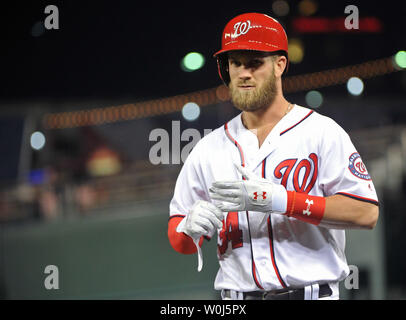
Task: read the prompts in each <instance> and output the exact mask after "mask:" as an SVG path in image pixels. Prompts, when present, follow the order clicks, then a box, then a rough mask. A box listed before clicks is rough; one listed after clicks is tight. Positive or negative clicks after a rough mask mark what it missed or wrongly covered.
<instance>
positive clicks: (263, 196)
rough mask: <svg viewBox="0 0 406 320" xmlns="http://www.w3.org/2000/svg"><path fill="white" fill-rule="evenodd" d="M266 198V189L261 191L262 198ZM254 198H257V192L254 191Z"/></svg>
mask: <svg viewBox="0 0 406 320" xmlns="http://www.w3.org/2000/svg"><path fill="white" fill-rule="evenodd" d="M265 199H266V191H262V200H265ZM254 200H258V192H254Z"/></svg>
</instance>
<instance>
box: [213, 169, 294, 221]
mask: <svg viewBox="0 0 406 320" xmlns="http://www.w3.org/2000/svg"><path fill="white" fill-rule="evenodd" d="M234 165H235V167H236V168H237V170H238V171H239V172H240V173H241V174H242V176H243V177H244V178H245V179H246V180H236V181H216V182H214V183H213V185H212V187H211V188H210V189H209V193H210V197H211V199H213V200H214V202H215V204H216V206H217V207H218V208H219V209H220V210H222V211H225V212H231V211H259V212H275V213H285V212H286V209H287V192H286V189H285V187H284V186H282V185H280V184H275V183H273V182H271V181H269V180H266V179H264V178H261V177H258V176H256V175H255V174H254V173H253V172H251V171H249V170H247V169H246V168H244V167H242V166H240V165H237V164H234Z"/></svg>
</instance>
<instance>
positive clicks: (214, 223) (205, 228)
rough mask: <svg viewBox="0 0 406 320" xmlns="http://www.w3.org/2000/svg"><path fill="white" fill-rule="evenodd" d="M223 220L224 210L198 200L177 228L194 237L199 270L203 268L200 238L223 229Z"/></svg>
mask: <svg viewBox="0 0 406 320" xmlns="http://www.w3.org/2000/svg"><path fill="white" fill-rule="evenodd" d="M222 220H223V212H222V211H221V210H220V209H219V208H217V207H216V206H215V205H214V204H212V203H210V202H207V201H203V200H198V201H196V203H195V204H194V205H193V207H192V209H191V210H190V212H189V214H188V215H187V216H186V217H185V218H184V219H183V220H182V221H181V222H180V223H179V224H178V226H177V228H176V231H177V232H184V233H186V234H187V235H188V236H189V237H191V238H192V239H193V242H194V244H195V246H196V249H197V254H198V266H197V271H199V272H200V271H201V270H202V268H203V253H202V249H201V248H200V246H199V240H200V238H201V237H202V236H208V237H212V236H213V234H214V233H215V232H216V230H217V229H222V228H223V222H222Z"/></svg>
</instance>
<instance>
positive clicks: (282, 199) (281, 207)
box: [272, 184, 288, 214]
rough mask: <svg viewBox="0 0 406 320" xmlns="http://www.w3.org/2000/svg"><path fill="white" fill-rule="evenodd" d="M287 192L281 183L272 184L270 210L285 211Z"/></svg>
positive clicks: (275, 211) (281, 212)
mask: <svg viewBox="0 0 406 320" xmlns="http://www.w3.org/2000/svg"><path fill="white" fill-rule="evenodd" d="M287 204H288V193H287V191H286V189H285V187H284V186H283V185H280V184H279V185H278V184H274V185H273V190H272V212H273V213H280V214H284V213H285V212H286V211H287Z"/></svg>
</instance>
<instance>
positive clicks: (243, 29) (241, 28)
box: [231, 20, 251, 39]
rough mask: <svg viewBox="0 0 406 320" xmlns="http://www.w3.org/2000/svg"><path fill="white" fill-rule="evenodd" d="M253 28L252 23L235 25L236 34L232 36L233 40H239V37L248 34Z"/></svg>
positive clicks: (246, 22)
mask: <svg viewBox="0 0 406 320" xmlns="http://www.w3.org/2000/svg"><path fill="white" fill-rule="evenodd" d="M250 28H251V21H249V20H247V21H244V22H241V21H239V22H237V23H236V24H235V25H234V33H233V34H232V35H231V39H235V38H238V37H239V36H241V35H243V34H246V33H247V32H248V31H249V30H250Z"/></svg>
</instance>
